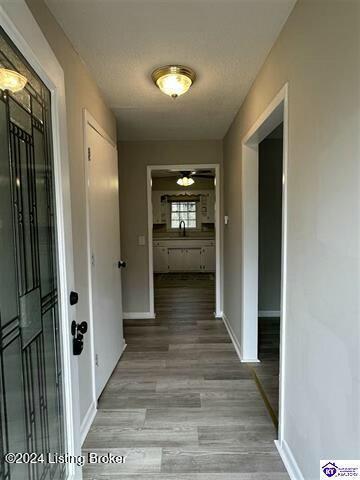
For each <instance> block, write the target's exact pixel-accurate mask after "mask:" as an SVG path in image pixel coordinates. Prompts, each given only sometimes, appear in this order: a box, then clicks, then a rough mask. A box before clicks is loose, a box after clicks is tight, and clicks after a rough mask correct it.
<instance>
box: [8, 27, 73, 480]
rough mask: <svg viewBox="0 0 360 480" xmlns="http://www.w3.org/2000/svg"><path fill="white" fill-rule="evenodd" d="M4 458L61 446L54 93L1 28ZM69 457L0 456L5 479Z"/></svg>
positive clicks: (39, 474)
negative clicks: (11, 77) (14, 87)
mask: <svg viewBox="0 0 360 480" xmlns="http://www.w3.org/2000/svg"><path fill="white" fill-rule="evenodd" d="M0 66H5V67H7V68H10V69H12V70H16V71H18V72H19V73H21V74H22V75H25V76H26V78H27V80H28V83H27V84H26V86H25V88H24V90H22V91H21V92H17V93H16V94H12V93H10V92H8V91H2V90H0V179H1V181H0V245H1V248H0V262H1V265H0V458H1V459H2V458H3V455H4V454H6V453H7V452H19V453H22V452H24V453H25V452H34V453H39V454H40V453H44V454H46V453H64V437H63V431H64V429H63V423H64V419H63V405H62V397H63V386H62V371H61V352H60V339H59V312H58V295H57V285H56V277H57V270H56V269H57V264H56V248H55V233H54V225H55V221H54V195H53V159H52V138H51V123H50V118H51V104H50V100H51V94H50V92H49V90H48V89H47V88H46V86H45V85H44V84H43V83H42V81H41V80H40V79H39V78H38V77H37V75H36V74H35V72H34V71H33V70H32V68H31V67H30V66H29V65H28V63H27V62H26V60H25V59H24V58H23V57H22V55H21V53H20V52H19V51H18V50H17V49H16V47H15V46H14V45H13V44H12V42H11V41H10V40H9V38H8V37H7V36H6V34H5V32H4V31H3V30H2V29H1V28H0ZM65 476H66V470H65V465H60V464H58V465H56V464H52V465H48V464H46V463H44V464H42V463H38V464H29V465H26V464H14V465H10V464H7V463H5V462H2V461H1V462H0V479H1V480H24V479H27V480H62V479H64V478H65Z"/></svg>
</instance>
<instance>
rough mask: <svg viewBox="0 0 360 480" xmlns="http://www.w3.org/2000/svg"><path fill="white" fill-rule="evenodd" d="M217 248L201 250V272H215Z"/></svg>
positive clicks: (211, 247)
mask: <svg viewBox="0 0 360 480" xmlns="http://www.w3.org/2000/svg"><path fill="white" fill-rule="evenodd" d="M215 259H216V254H215V247H214V246H209V247H203V248H202V249H201V267H202V268H201V270H202V271H203V272H215V269H216V260H215Z"/></svg>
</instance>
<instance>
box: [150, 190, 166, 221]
mask: <svg viewBox="0 0 360 480" xmlns="http://www.w3.org/2000/svg"><path fill="white" fill-rule="evenodd" d="M162 196H163V194H162V192H156V191H155V192H152V208H153V223H155V224H162V223H166V201H165V200H164V201H161V197H162Z"/></svg>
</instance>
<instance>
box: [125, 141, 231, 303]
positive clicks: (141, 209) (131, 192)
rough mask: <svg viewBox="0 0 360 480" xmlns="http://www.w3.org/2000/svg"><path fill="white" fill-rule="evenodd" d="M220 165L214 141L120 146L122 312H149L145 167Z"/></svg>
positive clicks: (218, 146) (217, 143) (218, 143)
mask: <svg viewBox="0 0 360 480" xmlns="http://www.w3.org/2000/svg"><path fill="white" fill-rule="evenodd" d="M204 163H209V164H216V163H218V164H221V163H222V143H221V141H217V140H209V141H188V142H186V141H184V142H155V141H154V142H121V143H119V178H120V221H121V255H122V257H123V258H124V259H125V260H126V261H127V267H126V269H125V270H124V271H123V273H122V280H123V309H124V312H149V308H150V304H149V255H148V243H147V242H146V245H145V246H139V245H138V236H139V235H145V237H146V239H147V238H148V219H147V189H146V175H147V171H146V167H147V166H148V165H184V164H187V165H188V164H204Z"/></svg>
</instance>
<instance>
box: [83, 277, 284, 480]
mask: <svg viewBox="0 0 360 480" xmlns="http://www.w3.org/2000/svg"><path fill="white" fill-rule="evenodd" d="M214 288H215V287H214V277H213V275H209V274H188V275H185V274H167V275H159V276H156V278H155V305H156V313H157V315H156V319H155V320H126V321H125V339H126V343H127V349H126V351H125V353H124V355H123V356H122V358H121V360H120V362H119V364H118V365H117V367H116V369H115V371H114V373H113V375H112V377H111V378H110V381H109V383H108V384H107V386H106V388H105V390H104V392H103V394H102V396H101V397H100V400H99V410H98V413H97V415H96V418H95V421H94V424H93V426H92V428H91V430H90V432H89V434H88V436H87V438H86V440H85V443H84V446H83V450H84V454H86V452H88V451H93V452H99V453H100V452H101V453H107V452H111V453H114V454H119V455H126V462H125V464H123V465H100V466H91V465H87V466H86V467H85V468H84V479H85V480H90V479H91V480H95V479H96V480H155V479H158V480H288V479H289V477H288V475H287V473H286V472H285V468H284V466H283V464H282V461H281V459H280V457H279V454H278V452H277V450H276V448H275V445H274V439H275V438H276V431H275V428H274V425H273V422H272V420H271V417H270V415H269V413H268V410H267V409H266V407H265V404H264V402H263V399H262V397H261V395H260V393H259V390H258V388H257V385H256V383H255V381H254V377H253V373H252V371H251V369H250V368H249V367H248V366H247V365H245V364H241V363H240V362H239V359H238V357H237V355H236V353H235V350H234V347H233V345H232V343H231V341H230V338H229V335H228V333H227V331H226V329H225V327H224V324H223V322H222V321H221V320H218V319H215V318H214V313H213V312H214V298H215V291H214Z"/></svg>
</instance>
